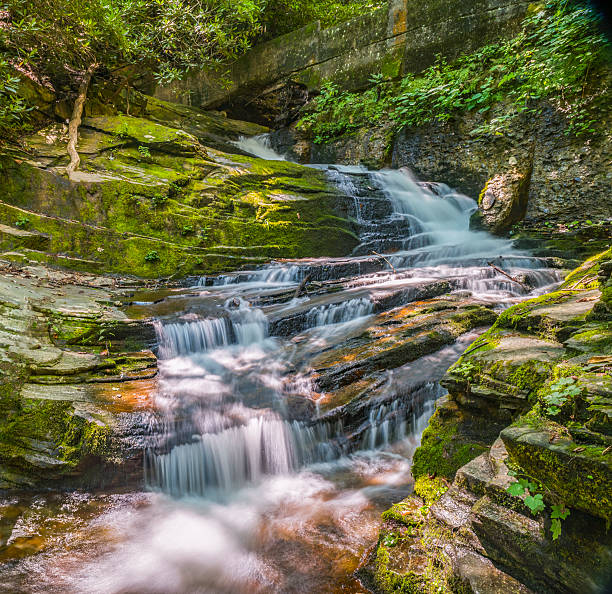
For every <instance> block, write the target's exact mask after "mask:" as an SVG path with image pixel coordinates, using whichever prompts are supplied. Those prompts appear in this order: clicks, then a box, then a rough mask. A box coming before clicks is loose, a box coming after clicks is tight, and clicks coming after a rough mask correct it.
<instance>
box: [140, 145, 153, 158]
mask: <svg viewBox="0 0 612 594" xmlns="http://www.w3.org/2000/svg"><path fill="white" fill-rule="evenodd" d="M138 152H139V153H140V155H141V156H142V157H144V158H145V159H150V158H151V151H150V150H149V147H147V146H142V145H140V146H139V147H138Z"/></svg>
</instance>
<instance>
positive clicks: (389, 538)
mask: <svg viewBox="0 0 612 594" xmlns="http://www.w3.org/2000/svg"><path fill="white" fill-rule="evenodd" d="M398 541H399V536H398V535H397V534H396V533H395V532H389V534H386V535H385V537H384V538H383V541H382V542H383V544H384V545H385V546H386V547H394V546H395V545H396V544H397V543H398Z"/></svg>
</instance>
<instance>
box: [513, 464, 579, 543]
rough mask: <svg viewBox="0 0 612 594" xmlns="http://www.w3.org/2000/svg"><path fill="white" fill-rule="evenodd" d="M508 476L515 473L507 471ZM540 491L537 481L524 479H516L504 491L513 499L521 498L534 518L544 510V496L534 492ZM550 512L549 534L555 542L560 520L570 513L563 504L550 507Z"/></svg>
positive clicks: (559, 529) (557, 536) (559, 531)
mask: <svg viewBox="0 0 612 594" xmlns="http://www.w3.org/2000/svg"><path fill="white" fill-rule="evenodd" d="M508 474H509V475H510V476H516V475H517V473H516V472H515V471H512V470H510V471H508ZM541 490H542V485H541V484H540V483H539V482H538V481H535V482H534V481H532V480H529V478H525V477H524V478H519V479H517V480H516V481H515V482H513V483H511V484H510V486H509V487H508V488H507V489H506V491H507V492H508V493H509V494H510V495H512V496H513V497H522V498H523V503H524V504H525V507H527V508H528V509H529V511H530V512H531V514H532V515H534V516H536V515H537V514H539V513H540V512H542V511H544V510H545V509H546V505H545V503H544V496H543V495H542V493H537V492H536V491H541ZM550 495H551V496H553V497H554V494H553V493H550ZM550 511H551V513H550V518H551V525H550V532H551V534H552V539H553V540H557V539H558V538H559V536H560V535H561V520H565V519H566V518H567V517H568V516H569V515H570V511H569V509H567V507H565V505H564V504H563V503H559V504H554V505H551V506H550Z"/></svg>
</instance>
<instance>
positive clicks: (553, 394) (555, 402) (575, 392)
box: [542, 377, 582, 416]
mask: <svg viewBox="0 0 612 594" xmlns="http://www.w3.org/2000/svg"><path fill="white" fill-rule="evenodd" d="M549 390H550V392H548V393H547V394H544V396H543V397H542V399H543V401H544V403H545V404H546V412H547V413H548V414H549V415H551V416H555V415H558V414H559V413H560V412H561V408H562V407H563V405H564V404H565V403H566V402H567V401H568V400H570V399H573V398H575V397H576V396H579V395H580V394H581V392H582V389H581V388H580V387H579V386H577V385H576V380H575V379H573V378H571V377H562V378H561V379H559V380H557V381H556V382H555V383H554V384H551V385H550V386H549Z"/></svg>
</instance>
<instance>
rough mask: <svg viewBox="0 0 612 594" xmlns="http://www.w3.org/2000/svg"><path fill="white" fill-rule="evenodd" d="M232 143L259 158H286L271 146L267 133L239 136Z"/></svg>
mask: <svg viewBox="0 0 612 594" xmlns="http://www.w3.org/2000/svg"><path fill="white" fill-rule="evenodd" d="M234 144H235V145H236V146H237V147H238V148H239V149H240V150H242V151H244V152H245V153H248V154H249V155H253V156H254V157H258V158H259V159H266V160H268V161H285V160H286V158H285V157H284V156H283V155H280V154H279V153H277V152H276V151H275V150H274V149H273V148H272V144H271V143H270V135H269V134H260V135H258V136H251V137H247V136H241V137H240V138H239V139H238V140H236V141H235V142H234Z"/></svg>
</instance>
